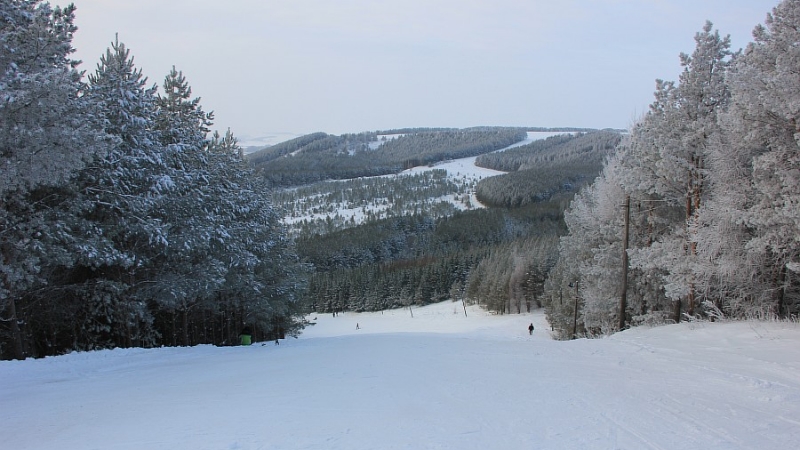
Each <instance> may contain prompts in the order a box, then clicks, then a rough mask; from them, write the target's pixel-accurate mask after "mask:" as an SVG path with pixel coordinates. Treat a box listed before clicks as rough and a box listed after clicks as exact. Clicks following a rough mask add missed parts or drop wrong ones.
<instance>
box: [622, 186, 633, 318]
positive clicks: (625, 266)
mask: <svg viewBox="0 0 800 450" xmlns="http://www.w3.org/2000/svg"><path fill="white" fill-rule="evenodd" d="M630 223H631V196H630V195H628V196H626V197H625V232H624V234H623V237H622V294H621V295H620V298H619V331H622V330H624V329H625V310H626V309H627V308H628V236H629V231H630Z"/></svg>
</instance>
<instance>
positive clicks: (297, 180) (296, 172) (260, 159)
mask: <svg viewBox="0 0 800 450" xmlns="http://www.w3.org/2000/svg"><path fill="white" fill-rule="evenodd" d="M317 137H318V138H314V139H312V138H305V137H302V138H298V139H299V140H300V141H298V139H295V140H294V141H290V142H292V143H291V144H287V146H286V147H279V148H278V149H277V150H273V147H269V148H267V149H266V150H264V151H263V152H259V153H257V154H255V155H254V156H252V157H251V158H252V159H251V161H253V164H254V167H256V168H257V169H258V170H259V173H261V174H262V175H263V176H264V177H265V178H266V179H267V180H269V181H270V182H271V183H273V184H274V185H275V186H283V187H286V186H295V185H301V184H307V183H312V182H316V181H321V180H327V179H340V180H341V179H351V178H357V177H367V176H376V175H386V174H394V173H399V172H401V171H403V170H404V169H408V168H410V167H414V166H420V165H426V164H432V163H435V162H438V161H443V160H447V159H454V158H463V157H467V156H476V155H480V154H482V153H486V152H490V151H493V150H498V149H501V148H504V147H507V146H509V145H511V144H514V143H516V142H519V141H521V140H522V139H524V138H525V132H524V131H523V130H520V129H517V128H485V129H484V128H481V129H465V130H446V131H431V132H427V131H426V132H421V133H412V134H404V135H401V136H399V137H396V138H394V139H389V140H385V141H383V143H381V145H379V146H377V148H372V147H371V146H370V145H369V143H370V142H372V141H375V140H376V139H377V137H376V135H375V134H374V133H362V134H359V135H344V136H339V137H336V136H325V137H319V136H317ZM300 142H307V143H306V144H305V145H299V143H300ZM289 149H293V150H292V151H291V152H288V150H289ZM276 152H277V153H284V154H283V155H282V156H280V157H277V158H272V156H274V155H275V154H277V153H276ZM265 155H269V156H265Z"/></svg>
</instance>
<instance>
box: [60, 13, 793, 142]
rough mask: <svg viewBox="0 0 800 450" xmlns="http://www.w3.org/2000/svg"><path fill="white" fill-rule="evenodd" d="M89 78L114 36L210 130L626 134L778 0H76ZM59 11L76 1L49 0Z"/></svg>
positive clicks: (744, 37)
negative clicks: (710, 44)
mask: <svg viewBox="0 0 800 450" xmlns="http://www.w3.org/2000/svg"><path fill="white" fill-rule="evenodd" d="M71 1H73V2H74V3H75V5H76V6H77V7H78V10H77V13H76V14H77V19H76V22H77V25H78V27H79V30H78V32H77V33H76V35H75V40H74V46H75V47H76V48H77V50H78V51H77V55H76V58H78V59H81V60H83V61H84V63H83V65H82V66H81V67H82V69H83V70H87V71H94V69H95V67H96V64H97V62H98V61H99V58H100V55H101V54H102V53H104V52H105V49H106V48H107V47H109V45H110V43H111V41H113V40H114V35H115V33H119V39H120V41H121V42H123V43H125V44H126V46H127V47H128V48H130V49H131V54H132V55H133V56H134V58H135V63H136V65H137V67H139V68H141V69H142V70H143V71H144V74H145V75H146V76H148V77H149V81H150V83H158V84H159V85H161V84H162V82H163V79H164V76H165V75H166V74H167V73H168V72H169V70H170V69H171V68H172V66H173V65H174V66H176V68H177V69H178V70H181V71H183V73H184V75H186V77H187V80H188V82H189V84H190V85H191V86H192V89H193V94H194V95H195V96H199V97H201V98H202V105H203V107H204V109H205V110H207V111H208V110H213V111H214V112H215V115H216V120H215V126H214V128H215V129H219V130H220V131H222V132H224V130H225V129H227V128H231V130H232V131H233V132H234V134H235V135H237V136H238V137H239V138H240V140H241V141H242V142H243V143H245V144H248V143H255V140H256V139H257V138H263V137H270V136H272V137H273V138H272V139H273V140H274V139H275V137H276V136H277V137H283V136H287V135H290V134H295V135H300V134H306V133H311V132H315V131H324V132H327V133H332V134H341V133H350V132H361V131H374V130H385V129H390V128H402V127H458V128H463V127H469V126H479V125H509V126H542V127H557V126H572V127H587V128H606V127H611V128H627V127H629V126H630V125H631V124H632V123H633V122H635V121H636V119H637V118H639V117H641V115H642V114H643V113H644V112H645V111H646V110H647V106H648V105H649V104H650V103H651V102H652V100H653V91H654V89H655V80H656V79H657V78H662V79H666V80H677V78H678V74H679V73H680V70H681V68H680V64H679V58H678V55H679V54H680V53H681V52H686V53H691V52H692V50H693V49H694V35H695V33H697V32H698V31H700V30H701V29H702V27H703V24H704V23H705V21H706V20H711V21H712V22H713V23H714V26H715V28H716V29H718V30H719V31H720V33H721V34H722V35H726V34H730V35H731V39H732V44H733V45H732V47H733V48H734V49H739V48H742V47H744V46H745V45H746V44H747V43H748V42H750V41H751V40H752V34H751V32H752V29H753V27H754V26H755V25H757V24H759V23H763V22H764V19H765V17H766V14H767V13H768V12H770V11H771V10H772V8H773V7H775V6H776V5H777V4H778V3H779V2H778V0H400V1H395V0H389V1H376V0H226V1H220V0H168V1H164V0H113V1H112V0H71ZM51 3H54V4H62V5H63V4H66V1H65V2H60V1H59V0H51Z"/></svg>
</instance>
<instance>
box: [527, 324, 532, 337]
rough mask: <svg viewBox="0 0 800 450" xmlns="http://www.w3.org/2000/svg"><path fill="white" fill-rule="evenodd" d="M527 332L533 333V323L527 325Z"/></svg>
mask: <svg viewBox="0 0 800 450" xmlns="http://www.w3.org/2000/svg"><path fill="white" fill-rule="evenodd" d="M528 334H530V335H533V324H530V325H528Z"/></svg>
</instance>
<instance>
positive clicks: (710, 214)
mask: <svg viewBox="0 0 800 450" xmlns="http://www.w3.org/2000/svg"><path fill="white" fill-rule="evenodd" d="M798 23H800V1H798V0H784V1H783V2H781V3H780V4H779V5H778V6H777V7H775V8H774V9H773V11H772V13H771V14H769V15H768V16H767V20H766V23H765V25H759V26H757V27H756V28H755V30H754V32H753V36H754V38H755V41H754V42H752V43H751V44H749V45H748V47H747V48H746V50H745V51H744V54H743V55H742V56H740V57H738V58H736V60H735V63H734V66H733V70H732V71H731V73H730V74H729V77H728V82H729V84H730V89H731V102H730V103H731V105H730V108H729V110H728V112H727V113H726V114H724V115H723V116H722V120H721V123H722V125H723V126H724V129H725V132H726V139H725V140H723V141H720V142H719V143H718V145H717V146H715V147H714V148H713V150H714V151H713V153H712V159H711V165H712V168H713V172H712V173H714V174H715V176H716V178H715V183H714V184H713V188H714V193H715V199H714V200H715V201H714V202H713V203H712V204H711V205H710V208H708V209H707V210H706V211H704V212H705V217H704V221H703V222H702V225H703V227H699V229H700V230H702V231H705V234H703V235H702V237H703V238H704V242H706V243H707V244H705V245H707V246H708V247H709V248H708V249H707V250H705V249H704V251H703V252H702V253H701V254H702V255H703V258H702V259H703V260H704V261H713V264H707V265H705V266H704V267H703V269H704V271H703V274H704V275H705V276H706V277H707V278H710V279H713V280H716V282H717V284H718V285H719V288H718V291H721V292H722V293H724V296H725V300H726V301H725V303H724V304H721V305H718V306H723V307H725V309H726V310H727V311H729V312H731V313H733V314H736V315H750V316H761V317H764V316H766V317H772V316H773V315H781V316H783V315H786V314H797V313H798V312H800V311H798V307H797V304H796V303H797V302H798V282H797V272H798V265H797V263H798V262H799V261H800V245H798V236H800V213H799V212H798V207H797V205H798V204H800V176H798V173H800V156H799V155H800V153H799V152H798V139H799V138H798V136H800V125H798V121H800V78H798V76H797V72H798V67H800V30H798V27H797V24H798Z"/></svg>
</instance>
